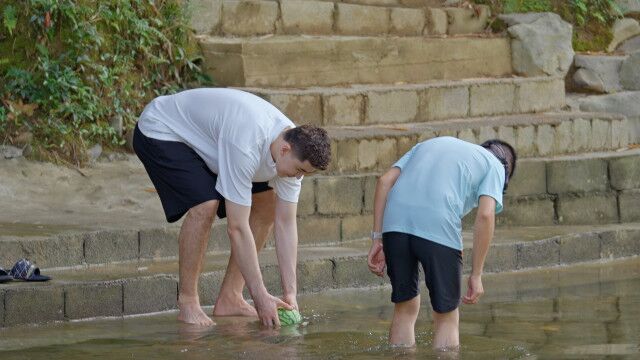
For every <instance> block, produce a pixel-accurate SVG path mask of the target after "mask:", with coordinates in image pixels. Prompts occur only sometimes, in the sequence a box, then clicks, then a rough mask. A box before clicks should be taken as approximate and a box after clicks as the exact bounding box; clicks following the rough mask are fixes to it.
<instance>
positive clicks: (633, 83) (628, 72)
mask: <svg viewBox="0 0 640 360" xmlns="http://www.w3.org/2000/svg"><path fill="white" fill-rule="evenodd" d="M620 81H621V83H622V87H623V88H625V89H626V90H640V52H636V53H633V54H631V55H630V56H629V57H628V58H627V59H626V60H624V62H623V63H622V66H621V67H620Z"/></svg>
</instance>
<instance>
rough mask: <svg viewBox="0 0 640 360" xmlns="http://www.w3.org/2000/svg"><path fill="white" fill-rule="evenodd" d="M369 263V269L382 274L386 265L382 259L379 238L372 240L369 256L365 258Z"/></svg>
mask: <svg viewBox="0 0 640 360" xmlns="http://www.w3.org/2000/svg"><path fill="white" fill-rule="evenodd" d="M367 263H368V264H369V270H370V271H371V272H372V273H374V274H376V275H378V276H383V275H384V268H385V266H386V264H385V261H384V251H383V249H382V241H381V240H380V239H376V240H373V243H372V244H371V249H370V250H369V257H368V259H367Z"/></svg>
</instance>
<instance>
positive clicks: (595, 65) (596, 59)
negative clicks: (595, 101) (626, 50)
mask: <svg viewBox="0 0 640 360" xmlns="http://www.w3.org/2000/svg"><path fill="white" fill-rule="evenodd" d="M624 60H625V57H624V56H598V55H576V57H575V61H574V63H575V67H576V68H577V70H576V72H575V74H574V75H573V82H574V84H575V86H576V88H578V89H582V90H589V91H595V92H599V93H614V92H618V91H621V90H622V85H621V84H620V76H619V73H620V67H621V65H622V63H623V61H624Z"/></svg>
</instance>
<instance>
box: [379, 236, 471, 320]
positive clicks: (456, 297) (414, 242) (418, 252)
mask: <svg viewBox="0 0 640 360" xmlns="http://www.w3.org/2000/svg"><path fill="white" fill-rule="evenodd" d="M382 244H383V247H384V248H383V249H384V257H385V261H386V263H387V274H388V275H389V278H390V279H391V287H392V289H393V290H392V293H391V301H392V302H394V303H399V302H403V301H408V300H411V299H413V298H414V297H416V296H417V295H418V294H419V293H420V292H419V290H418V284H419V274H418V263H420V264H422V269H423V270H424V277H425V282H426V283H427V288H428V289H429V297H430V298H431V306H432V307H433V310H434V311H435V312H437V313H447V312H450V311H453V310H455V309H456V308H457V307H458V306H460V295H461V288H460V285H461V282H462V281H461V280H462V252H461V251H460V250H456V249H453V248H450V247H448V246H444V245H441V244H438V243H435V242H433V241H430V240H427V239H423V238H421V237H418V236H415V235H411V234H405V233H401V232H386V233H384V234H383V235H382Z"/></svg>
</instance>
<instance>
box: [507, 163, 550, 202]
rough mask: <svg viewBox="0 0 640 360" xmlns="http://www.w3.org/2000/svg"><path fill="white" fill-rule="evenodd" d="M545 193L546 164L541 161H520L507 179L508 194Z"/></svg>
mask: <svg viewBox="0 0 640 360" xmlns="http://www.w3.org/2000/svg"><path fill="white" fill-rule="evenodd" d="M546 193H547V179H546V164H545V163H544V162H543V161H520V162H519V163H518V164H517V166H516V173H515V174H514V176H513V178H511V179H510V180H509V190H508V194H509V196H522V195H537V194H546Z"/></svg>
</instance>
